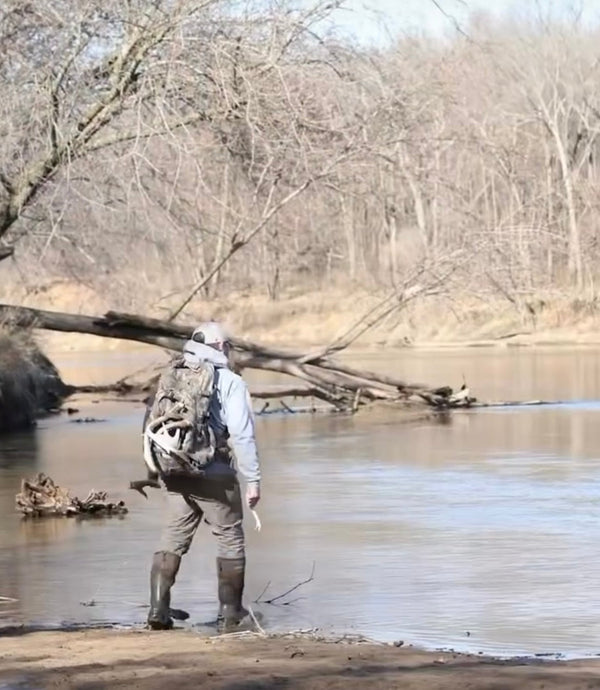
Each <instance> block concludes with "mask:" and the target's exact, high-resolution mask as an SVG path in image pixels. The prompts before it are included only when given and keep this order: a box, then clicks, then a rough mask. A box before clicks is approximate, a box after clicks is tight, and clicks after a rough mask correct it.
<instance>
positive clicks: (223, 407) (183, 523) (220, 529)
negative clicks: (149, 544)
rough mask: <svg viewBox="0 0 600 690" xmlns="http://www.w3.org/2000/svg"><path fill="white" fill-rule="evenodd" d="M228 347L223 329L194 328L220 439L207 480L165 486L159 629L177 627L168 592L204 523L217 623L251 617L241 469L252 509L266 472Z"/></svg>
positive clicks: (156, 588) (155, 578)
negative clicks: (245, 601) (245, 597)
mask: <svg viewBox="0 0 600 690" xmlns="http://www.w3.org/2000/svg"><path fill="white" fill-rule="evenodd" d="M229 350H230V345H229V342H228V340H227V336H226V335H225V332H224V330H223V328H222V327H221V326H220V325H219V324H218V323H216V322H207V323H204V324H202V325H200V326H199V327H198V328H196V329H195V331H194V333H193V335H192V338H191V339H190V340H188V341H187V342H186V344H185V346H184V348H183V356H184V359H185V360H186V363H189V364H191V365H195V366H197V365H198V364H201V363H202V362H209V363H211V364H212V365H213V366H214V367H215V381H214V389H213V394H212V397H211V399H210V404H209V425H210V427H211V429H212V430H213V432H214V434H215V437H216V439H217V447H218V452H217V454H216V457H215V460H214V461H213V462H211V463H210V464H209V465H208V466H207V468H206V472H205V476H204V477H202V478H201V479H195V478H193V479H192V478H180V477H177V478H172V479H168V480H165V481H164V484H165V489H166V491H167V500H168V519H167V522H166V525H165V527H164V529H163V533H162V536H161V540H160V545H159V548H158V550H157V552H156V553H155V554H154V557H153V561H152V570H151V574H150V612H149V614H148V625H149V627H150V628H152V629H153V630H166V629H169V628H171V627H172V625H173V621H172V620H171V615H170V609H169V606H170V600H171V596H170V592H171V587H172V586H173V584H174V582H175V578H176V576H177V572H178V570H179V566H180V563H181V558H182V556H183V555H184V554H186V553H187V551H188V549H189V548H190V545H191V543H192V540H193V538H194V534H195V533H196V530H197V529H198V526H199V525H200V523H201V521H202V519H203V518H204V519H205V520H206V521H207V522H208V523H209V524H210V526H211V528H212V533H213V534H214V535H215V537H216V538H217V575H218V596H219V619H220V620H221V621H222V623H223V625H224V627H225V628H231V627H232V626H235V625H237V624H238V623H239V622H240V621H241V620H242V619H243V618H244V617H245V616H246V615H247V613H248V612H247V611H246V609H245V608H244V607H243V605H242V594H243V590H244V576H245V567H246V557H245V543H244V531H243V528H242V517H243V511H242V499H241V491H240V485H239V482H238V479H237V475H236V472H235V470H234V468H233V467H232V455H231V451H230V449H229V447H228V445H227V440H228V441H229V445H230V446H231V447H232V449H233V453H234V454H235V459H236V461H237V468H238V470H239V472H240V473H241V475H242V477H243V479H244V480H245V483H246V495H245V499H246V504H247V505H248V507H249V508H254V507H255V506H256V504H257V503H258V501H259V500H260V466H259V461H258V454H257V450H256V441H255V436H254V419H253V415H252V407H251V402H250V395H249V393H248V388H247V386H246V384H245V382H244V381H243V380H242V378H241V376H239V375H238V374H235V373H234V372H233V371H231V369H230V368H229V362H228V355H229Z"/></svg>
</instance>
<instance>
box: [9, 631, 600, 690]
mask: <svg viewBox="0 0 600 690" xmlns="http://www.w3.org/2000/svg"><path fill="white" fill-rule="evenodd" d="M367 684H368V686H369V688H370V689H371V690H381V689H383V688H400V687H401V688H406V689H408V690H433V689H434V688H435V689H437V690H439V689H445V688H448V689H449V688H468V689H471V690H474V689H479V688H481V689H489V690H492V689H494V690H498V689H499V688H503V689H507V690H512V689H514V690H529V689H533V688H545V689H546V690H549V689H552V688H561V689H562V690H571V689H572V690H575V688H598V687H600V660H597V659H582V660H574V661H554V660H552V661H549V660H544V659H540V658H513V659H499V658H493V657H489V656H483V655H478V654H455V653H452V652H426V651H422V650H419V649H416V648H413V647H410V646H404V645H403V646H401V647H396V646H394V645H385V644H377V643H372V642H352V641H350V642H349V641H341V642H340V641H338V642H337V643H336V642H335V641H322V640H316V639H312V638H310V637H306V636H302V635H288V636H285V635H284V636H278V637H261V636H254V635H248V636H246V635H242V636H236V635H233V636H227V635H225V636H221V637H218V636H217V637H209V638H207V637H203V636H201V635H199V634H197V633H194V632H190V631H182V630H175V631H170V632H167V633H156V632H149V631H146V630H127V631H124V630H79V631H72V632H66V631H50V632H29V633H24V632H22V631H18V630H13V632H12V634H6V633H5V634H1V633H0V685H1V687H10V688H16V687H18V688H49V687H61V688H90V689H91V688H109V687H110V688H133V689H139V690H159V689H161V690H162V688H165V687H168V686H171V687H174V688H178V690H179V689H181V690H187V689H188V688H189V689H191V688H198V687H202V688H206V689H207V690H211V689H217V688H218V689H220V690H241V689H242V688H248V689H256V690H258V689H259V688H261V689H265V690H266V689H272V690H275V689H278V690H279V689H284V688H285V689H288V688H314V690H331V689H333V688H356V689H358V688H364V687H366V685H367Z"/></svg>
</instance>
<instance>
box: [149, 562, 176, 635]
mask: <svg viewBox="0 0 600 690" xmlns="http://www.w3.org/2000/svg"><path fill="white" fill-rule="evenodd" d="M180 563H181V556H177V555H176V554H174V553H170V552H169V551H158V552H157V553H155V554H154V558H153V559H152V570H151V572H150V612H149V613H148V627H150V628H151V629H152V630H170V629H171V628H172V627H173V620H172V619H171V611H170V608H169V607H170V604H171V587H172V586H173V584H174V583H175V576H176V575H177V571H178V570H179V565H180Z"/></svg>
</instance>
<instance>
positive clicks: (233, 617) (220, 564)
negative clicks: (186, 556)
mask: <svg viewBox="0 0 600 690" xmlns="http://www.w3.org/2000/svg"><path fill="white" fill-rule="evenodd" d="M245 572H246V559H245V558H217V574H218V580H219V618H220V620H221V622H222V625H223V627H224V628H225V629H227V628H231V627H234V626H236V625H237V624H238V623H239V622H240V621H241V620H242V619H243V618H244V617H245V616H247V615H248V611H246V609H245V608H244V607H243V606H242V595H243V593H244V575H245Z"/></svg>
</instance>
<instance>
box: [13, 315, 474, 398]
mask: <svg viewBox="0 0 600 690" xmlns="http://www.w3.org/2000/svg"><path fill="white" fill-rule="evenodd" d="M0 320H4V321H8V322H9V323H10V324H11V325H13V326H20V327H25V328H44V329H49V330H56V331H66V332H78V333H88V334H92V335H99V336H103V337H109V338H121V339H126V340H135V341H138V342H142V343H147V344H151V345H157V346H159V347H163V348H167V349H170V350H174V351H181V348H182V345H183V343H184V342H185V340H186V339H187V338H189V337H190V336H191V334H192V331H193V326H188V325H185V324H176V323H171V322H169V321H162V320H160V319H153V318H148V317H144V316H139V315H135V314H122V313H119V312H112V311H111V312H107V313H106V314H105V315H104V316H86V315H76V314H66V313H60V312H51V311H45V310H41V309H30V308H26V307H18V306H11V305H5V304H4V305H3V304H0ZM231 343H232V345H233V364H234V366H235V367H236V368H237V369H239V370H242V369H245V368H250V369H260V370H265V371H273V372H277V373H282V374H286V375H288V376H290V377H292V378H295V379H299V380H300V381H302V386H300V387H298V386H294V387H293V389H292V388H291V387H288V388H290V390H291V391H292V394H293V395H294V397H295V396H304V397H306V396H310V397H316V398H319V399H320V400H324V401H327V402H328V403H330V404H331V405H333V406H334V407H335V408H337V409H340V410H344V411H356V410H357V409H358V408H359V407H360V406H361V405H364V404H366V403H369V402H373V401H376V400H387V401H394V400H398V401H402V402H407V401H412V402H415V404H422V405H424V406H428V407H433V408H442V409H448V408H453V407H466V406H468V405H469V404H470V403H471V402H472V401H474V398H471V397H470V395H469V392H468V390H467V389H466V388H464V387H463V389H461V390H460V391H459V392H458V393H455V392H454V391H453V390H452V389H451V388H450V387H448V386H443V387H441V388H434V389H432V388H429V387H428V386H424V385H420V384H412V383H407V382H406V381H404V380H402V379H399V378H396V377H394V376H390V375H386V374H379V373H375V372H371V371H365V370H362V369H356V368H353V367H349V366H347V365H345V364H343V363H341V362H339V361H337V360H335V359H333V358H332V356H331V355H332V354H334V353H336V352H339V351H340V349H343V346H340V345H339V343H332V344H331V345H330V346H325V347H321V348H319V349H316V350H313V351H311V352H301V351H297V350H288V349H282V348H274V347H269V346H265V345H261V344H258V343H255V342H252V341H249V340H245V339H242V338H236V337H232V338H231ZM144 389H146V390H147V389H148V382H147V381H146V382H144V383H143V384H140V385H137V386H136V385H134V384H131V383H129V382H128V381H127V380H126V379H122V380H120V381H118V382H116V383H115V384H114V385H113V386H110V387H107V386H104V387H102V388H96V387H87V386H86V387H72V391H73V392H102V390H103V391H104V392H108V391H109V390H110V391H111V392H112V391H114V392H121V393H133V392H139V391H140V390H144ZM254 393H255V394H256V397H261V398H268V397H278V398H280V397H282V395H284V393H282V392H281V391H274V392H273V394H272V395H271V393H270V392H269V391H268V390H266V389H263V390H261V391H254Z"/></svg>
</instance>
